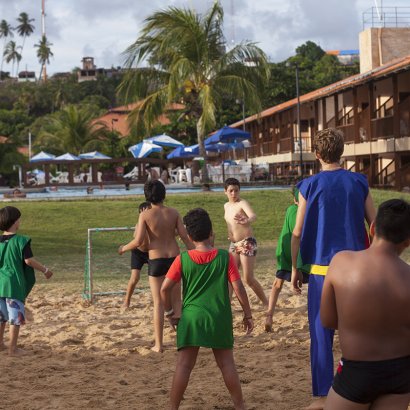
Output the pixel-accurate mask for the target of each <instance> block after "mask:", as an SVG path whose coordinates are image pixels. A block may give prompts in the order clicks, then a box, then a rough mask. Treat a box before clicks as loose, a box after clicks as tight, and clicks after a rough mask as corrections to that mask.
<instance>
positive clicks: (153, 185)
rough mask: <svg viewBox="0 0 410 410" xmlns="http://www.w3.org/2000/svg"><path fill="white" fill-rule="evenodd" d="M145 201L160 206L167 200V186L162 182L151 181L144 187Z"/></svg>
mask: <svg viewBox="0 0 410 410" xmlns="http://www.w3.org/2000/svg"><path fill="white" fill-rule="evenodd" d="M144 194H145V199H146V200H147V201H148V202H151V203H152V204H159V203H160V202H162V201H163V200H164V199H165V186H164V184H163V183H162V182H161V181H149V182H147V183H146V184H145V185H144Z"/></svg>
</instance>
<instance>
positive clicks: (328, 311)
mask: <svg viewBox="0 0 410 410" xmlns="http://www.w3.org/2000/svg"><path fill="white" fill-rule="evenodd" d="M335 258H336V257H335ZM333 259H334V258H333ZM333 269H334V268H333V260H332V262H331V263H330V266H329V270H328V271H327V275H326V278H325V282H324V284H323V291H322V299H321V302H320V320H321V322H322V325H323V326H324V327H327V328H330V329H337V325H338V321H337V308H336V297H335V290H334V287H333V283H332V277H333Z"/></svg>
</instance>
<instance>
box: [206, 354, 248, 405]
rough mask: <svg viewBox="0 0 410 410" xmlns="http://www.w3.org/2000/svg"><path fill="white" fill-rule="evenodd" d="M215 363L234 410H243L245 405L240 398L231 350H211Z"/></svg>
mask: <svg viewBox="0 0 410 410" xmlns="http://www.w3.org/2000/svg"><path fill="white" fill-rule="evenodd" d="M212 351H213V353H214V356H215V360H216V363H217V365H218V367H219V368H220V369H221V372H222V377H223V378H224V382H225V385H226V387H227V388H228V390H229V393H230V394H231V397H232V401H233V404H234V406H235V409H236V410H244V409H245V403H244V401H243V396H242V388H241V383H240V381H239V375H238V372H237V371H236V367H235V361H234V359H233V350H232V349H212Z"/></svg>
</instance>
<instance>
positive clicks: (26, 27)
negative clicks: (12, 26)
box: [16, 12, 34, 75]
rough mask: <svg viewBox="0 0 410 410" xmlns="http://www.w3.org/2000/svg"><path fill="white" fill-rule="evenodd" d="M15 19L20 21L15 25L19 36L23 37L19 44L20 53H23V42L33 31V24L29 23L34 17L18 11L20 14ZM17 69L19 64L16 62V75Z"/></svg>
mask: <svg viewBox="0 0 410 410" xmlns="http://www.w3.org/2000/svg"><path fill="white" fill-rule="evenodd" d="M17 21H18V22H19V23H20V24H19V25H18V26H17V27H16V30H17V33H18V35H19V36H20V37H23V44H22V45H21V54H23V49H24V43H25V41H26V37H28V36H29V35H30V34H32V33H33V31H34V26H33V25H32V24H31V22H32V21H34V19H31V18H29V17H28V14H27V13H24V12H23V13H20V15H19V16H18V17H17ZM18 71H19V64H18V63H17V75H18Z"/></svg>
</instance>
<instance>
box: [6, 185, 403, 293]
mask: <svg viewBox="0 0 410 410" xmlns="http://www.w3.org/2000/svg"><path fill="white" fill-rule="evenodd" d="M372 195H373V198H374V201H375V203H376V205H377V204H380V203H381V202H383V201H384V200H387V199H389V198H395V197H400V198H404V199H406V200H407V201H410V195H409V194H403V193H397V192H390V191H379V190H373V191H372ZM242 197H243V198H245V199H247V200H248V201H249V202H250V204H251V205H252V207H253V208H254V210H255V212H256V214H257V216H258V219H257V220H256V222H255V223H254V224H253V226H254V232H255V236H256V238H257V239H258V242H259V244H260V252H259V257H258V262H257V274H258V275H259V276H265V275H270V276H271V275H273V268H274V267H273V261H274V254H275V253H274V250H275V249H274V247H275V244H276V239H277V238H278V235H279V232H280V229H281V226H282V222H283V218H284V215H285V210H286V208H287V206H288V205H289V204H290V203H291V200H292V198H291V194H290V192H289V191H272V190H265V191H243V192H242ZM143 200H144V198H143V197H142V196H135V197H133V198H130V199H118V200H117V199H109V200H108V199H102V200H98V199H96V200H91V201H90V200H76V201H52V202H51V201H38V202H35V201H30V202H23V201H20V202H18V203H17V202H16V203H7V205H8V204H10V205H14V206H17V207H18V208H19V209H20V210H21V211H22V224H21V228H20V229H21V233H22V234H27V235H29V236H30V237H31V238H32V248H33V251H34V255H35V256H36V257H38V259H39V260H40V261H41V262H43V263H45V264H46V265H49V266H50V267H51V268H52V269H53V270H54V271H55V274H56V275H55V277H54V278H53V283H61V284H65V287H70V288H73V287H74V288H75V289H78V291H80V290H81V288H82V278H83V272H84V261H85V253H86V243H87V229H88V228H101V227H120V226H134V225H135V223H136V221H137V207H138V204H139V203H140V202H142V201H143ZM224 202H225V195H224V194H223V193H217V192H211V193H195V194H173V195H169V196H168V197H167V199H166V205H168V206H171V207H175V208H177V209H178V210H179V212H180V213H181V215H184V214H185V213H186V212H187V211H188V210H189V209H192V208H195V207H203V208H205V209H206V210H207V211H208V212H209V214H210V215H211V218H212V222H213V226H214V231H215V234H216V245H217V246H221V247H226V246H227V239H226V238H227V234H226V225H225V221H224V219H223V204H224ZM4 205H6V203H4ZM100 235H101V234H99V233H98V234H96V236H95V238H96V242H95V246H96V247H95V252H96V253H95V255H96V259H97V260H98V263H99V264H101V265H102V266H104V267H106V268H108V270H106V272H105V273H104V274H101V275H102V276H101V278H100V279H101V280H103V281H104V282H107V281H108V282H111V281H113V282H119V283H120V284H121V287H123V286H124V285H125V283H126V280H127V277H128V274H129V255H124V256H122V257H120V256H118V255H117V254H116V250H117V248H118V245H120V244H121V243H123V242H124V241H125V240H127V239H128V238H130V237H131V233H126V234H124V233H117V234H115V235H113V234H108V235H106V236H105V237H103V236H102V235H101V237H100ZM97 248H98V249H97ZM404 257H405V259H406V260H409V259H410V252H409V251H407V252H406V254H405V255H404ZM40 276H41V275H38V277H39V279H40ZM142 277H143V278H145V277H146V275H142ZM41 282H43V280H41ZM69 284H70V286H69ZM108 285H109V286H111V284H108ZM142 285H143V286H146V280H145V279H144V281H142Z"/></svg>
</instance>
